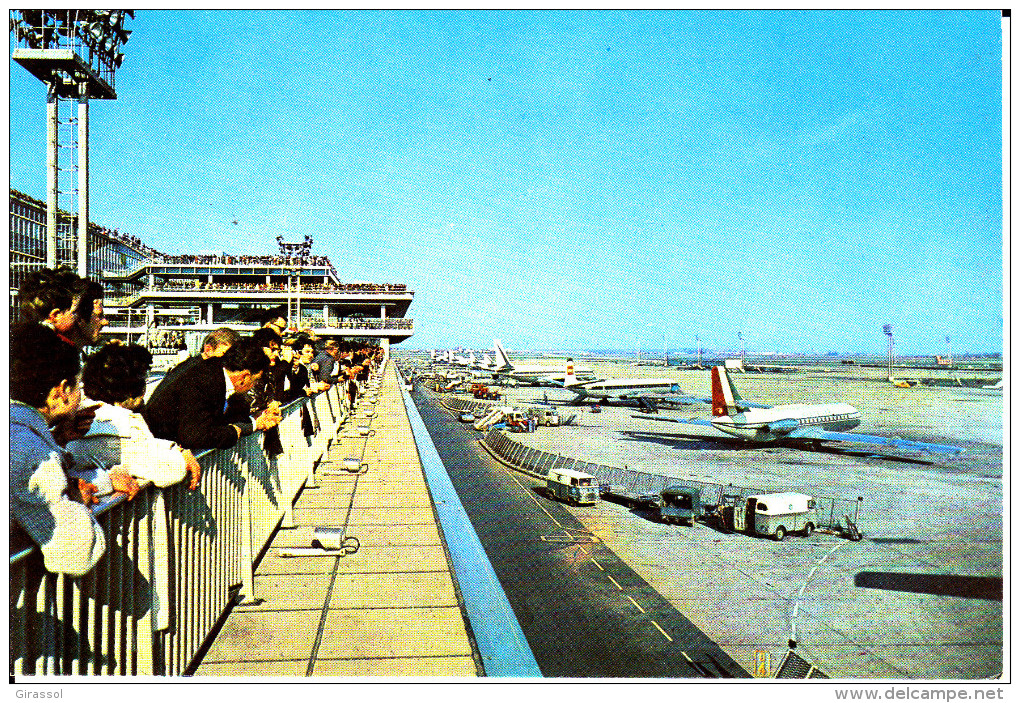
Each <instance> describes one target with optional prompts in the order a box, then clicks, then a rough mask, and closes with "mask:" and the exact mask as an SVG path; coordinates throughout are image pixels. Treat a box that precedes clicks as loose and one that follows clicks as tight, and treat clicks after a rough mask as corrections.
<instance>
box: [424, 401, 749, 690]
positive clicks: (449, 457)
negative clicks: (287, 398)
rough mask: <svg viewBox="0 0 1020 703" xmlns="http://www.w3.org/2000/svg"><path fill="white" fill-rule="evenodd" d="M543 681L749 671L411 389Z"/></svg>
mask: <svg viewBox="0 0 1020 703" xmlns="http://www.w3.org/2000/svg"><path fill="white" fill-rule="evenodd" d="M412 396H413V398H414V402H415V405H416V406H417V408H418V411H419V413H420V414H421V416H422V419H423V420H424V422H425V426H426V427H427V428H428V430H429V433H430V435H431V437H432V441H433V443H434V444H435V446H436V449H437V450H438V452H439V456H440V458H441V459H442V460H443V463H444V465H445V466H446V470H447V472H448V473H449V475H450V479H451V481H452V483H453V485H454V488H455V489H456V490H457V493H458V495H459V497H460V500H461V502H462V503H463V505H464V508H465V510H466V511H467V513H468V517H469V518H470V520H471V523H472V525H473V526H474V529H475V531H476V532H477V534H478V537H479V540H480V541H481V543H482V546H483V547H484V548H485V551H486V554H487V555H488V558H489V560H490V561H491V563H492V566H493V569H494V570H495V572H496V575H497V576H498V578H499V580H500V583H501V584H502V586H503V589H504V590H505V592H506V595H507V598H508V600H509V601H510V605H511V607H512V608H513V610H514V614H515V615H516V617H517V619H518V621H519V622H520V625H521V629H522V630H523V632H524V635H525V637H526V638H527V640H528V644H529V646H530V647H531V650H532V652H533V654H534V656H535V659H536V661H537V662H538V665H539V668H540V669H541V671H542V674H543V675H544V676H547V677H571V678H590V677H611V678H623V677H647V678H733V677H740V678H743V677H747V676H748V674H747V672H745V671H744V670H743V669H742V668H741V667H740V666H739V665H738V664H737V663H736V662H735V661H734V660H733V659H732V658H731V657H730V656H729V655H728V654H727V653H726V652H725V651H723V650H722V649H721V648H720V647H719V646H718V645H717V644H716V643H715V642H714V641H712V640H711V639H709V638H708V637H707V636H706V635H705V634H704V633H703V632H702V631H701V630H699V629H698V628H697V627H696V626H695V625H694V624H693V623H691V621H690V620H688V619H687V618H686V617H684V616H683V615H682V614H681V613H680V612H679V611H678V610H677V609H676V608H675V607H674V606H673V605H672V604H671V603H670V602H669V601H668V600H666V599H665V598H663V597H662V596H661V595H660V594H659V593H658V592H656V591H655V589H653V588H652V587H651V586H649V585H648V583H647V582H646V581H645V580H644V579H643V578H642V577H641V576H639V575H638V574H637V573H635V572H634V570H632V569H631V568H630V567H629V566H627V564H625V563H624V562H623V561H621V560H620V559H619V558H618V557H617V556H616V555H615V554H614V553H613V552H612V551H611V550H610V549H609V548H607V547H606V546H605V544H603V543H601V542H598V541H595V540H593V538H592V536H591V533H590V532H589V531H588V530H587V528H585V527H584V525H583V524H582V523H581V522H580V521H578V520H577V518H575V517H574V516H573V515H572V514H571V513H570V512H568V511H567V510H566V508H565V507H564V506H563V505H562V504H560V503H558V502H556V501H553V500H551V499H548V498H546V497H545V496H543V495H542V494H541V493H539V492H538V491H536V490H535V489H536V488H537V487H538V486H539V482H537V481H535V480H534V479H531V478H529V477H527V476H525V475H522V474H519V473H517V472H512V471H510V470H508V469H507V468H506V467H504V466H503V465H501V464H500V463H498V462H497V461H496V460H495V459H493V458H491V457H490V456H489V454H487V453H486V452H485V451H484V450H483V449H482V448H481V447H480V446H479V444H478V441H477V435H476V434H473V433H471V432H470V431H469V430H466V429H465V428H464V426H463V425H462V424H461V423H459V422H458V421H457V420H456V419H454V418H452V417H451V416H450V414H449V413H448V412H447V411H446V410H444V409H442V408H441V407H439V406H438V405H437V404H435V403H434V402H433V401H430V400H429V399H428V397H427V395H426V393H425V392H424V391H422V390H416V391H415V392H414V393H413V394H412Z"/></svg>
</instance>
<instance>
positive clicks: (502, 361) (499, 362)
mask: <svg viewBox="0 0 1020 703" xmlns="http://www.w3.org/2000/svg"><path fill="white" fill-rule="evenodd" d="M492 348H493V349H494V350H495V351H496V368H497V369H503V368H506V369H512V368H513V367H514V365H513V364H511V363H510V358H509V357H508V356H507V355H506V350H505V349H503V344H502V343H501V342H500V341H499V340H498V339H494V340H492Z"/></svg>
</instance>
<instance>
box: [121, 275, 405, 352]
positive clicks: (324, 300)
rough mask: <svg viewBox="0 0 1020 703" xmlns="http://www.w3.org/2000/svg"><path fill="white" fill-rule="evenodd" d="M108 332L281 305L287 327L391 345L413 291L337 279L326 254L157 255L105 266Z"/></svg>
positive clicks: (246, 315) (254, 320)
mask: <svg viewBox="0 0 1020 703" xmlns="http://www.w3.org/2000/svg"><path fill="white" fill-rule="evenodd" d="M103 282H104V284H105V285H106V286H107V288H108V289H112V290H113V292H112V293H110V294H108V295H107V297H106V300H105V302H106V305H107V309H106V313H107V318H108V319H109V320H110V326H109V327H108V328H107V332H108V333H109V334H111V335H114V336H132V337H135V338H137V337H139V336H140V335H142V334H143V333H144V332H145V331H146V330H148V329H151V328H153V327H154V326H155V327H159V328H162V329H185V330H199V331H207V330H211V329H214V328H216V327H234V328H235V329H238V330H239V331H244V330H251V329H253V328H254V327H256V326H258V319H259V317H260V316H261V313H262V312H263V311H264V310H266V309H269V308H274V307H283V308H286V310H287V318H288V320H289V321H290V323H291V326H292V327H295V328H298V329H312V330H314V331H315V332H316V333H317V334H319V335H324V336H336V337H363V338H377V339H379V340H382V341H384V342H385V343H387V344H389V343H396V342H400V341H403V340H404V339H407V338H408V337H410V336H411V335H412V334H414V323H413V321H412V320H410V319H408V318H405V317H404V316H405V315H406V313H407V310H408V308H409V307H410V305H411V302H412V301H413V299H414V291H413V290H409V289H408V288H407V286H406V285H405V284H399V283H366V282H342V281H340V280H339V278H338V277H337V274H336V271H335V270H334V268H333V266H332V264H331V263H330V262H329V259H328V258H327V257H319V256H317V257H308V258H306V259H305V261H304V263H299V262H296V261H294V260H290V259H287V258H285V257H282V256H240V255H238V256H232V255H217V256H174V257H171V256H160V257H156V258H154V259H152V260H149V261H145V262H143V263H142V264H141V265H139V266H136V267H134V268H132V269H130V270H127V271H104V272H103Z"/></svg>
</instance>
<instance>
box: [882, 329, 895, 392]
mask: <svg viewBox="0 0 1020 703" xmlns="http://www.w3.org/2000/svg"><path fill="white" fill-rule="evenodd" d="M882 333H883V334H884V335H885V336H886V337H888V338H889V380H890V381H891V380H892V377H893V375H892V367H893V334H892V325H889V324H885V325H882Z"/></svg>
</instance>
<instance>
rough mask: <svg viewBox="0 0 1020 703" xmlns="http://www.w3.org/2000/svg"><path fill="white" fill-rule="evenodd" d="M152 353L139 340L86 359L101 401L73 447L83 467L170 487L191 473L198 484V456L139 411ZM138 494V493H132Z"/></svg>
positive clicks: (88, 378) (90, 388) (86, 374)
mask: <svg viewBox="0 0 1020 703" xmlns="http://www.w3.org/2000/svg"><path fill="white" fill-rule="evenodd" d="M151 364H152V355H151V354H150V353H149V352H148V351H147V350H146V349H145V348H144V347H141V346H139V345H137V344H122V343H120V342H111V343H109V344H106V345H105V346H103V347H102V348H101V349H100V350H99V351H97V352H96V353H95V354H92V355H91V356H90V357H88V358H87V359H86V360H85V368H84V369H83V371H82V382H83V384H84V386H85V394H86V395H87V396H88V397H89V398H90V399H91V400H93V401H98V402H99V403H100V405H99V407H97V408H96V417H95V420H93V422H92V426H91V427H90V428H89V431H88V433H87V434H86V435H85V436H84V437H82V438H81V439H77V440H74V441H72V442H68V444H67V450H68V451H69V452H71V454H72V455H73V456H74V459H75V464H77V465H78V466H79V467H88V466H91V467H95V468H96V469H97V480H99V481H100V482H102V474H101V473H100V472H102V471H103V470H117V469H119V470H122V471H126V472H127V473H128V474H130V475H131V476H132V477H133V478H135V479H136V480H139V481H152V483H154V484H155V485H157V486H159V487H165V486H170V485H172V484H175V483H177V482H179V481H181V480H182V479H183V478H184V477H185V475H187V474H190V475H191V481H190V483H189V487H190V488H191V489H192V490H194V489H196V488H198V482H199V480H200V478H201V475H202V469H201V467H200V466H199V464H198V462H197V461H196V460H195V457H194V455H193V454H192V453H191V452H190V451H188V450H186V449H182V448H181V447H179V446H177V444H175V443H174V442H171V441H169V440H165V439H158V438H156V437H154V436H153V435H152V432H151V431H149V427H148V425H146V423H145V419H144V418H143V417H142V416H141V415H140V414H138V412H137V410H139V409H140V408H141V406H142V404H143V399H144V396H145V380H146V376H147V375H148V372H149V367H150V366H151ZM128 493H129V495H133V491H128Z"/></svg>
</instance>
